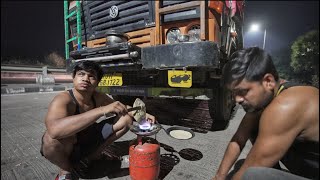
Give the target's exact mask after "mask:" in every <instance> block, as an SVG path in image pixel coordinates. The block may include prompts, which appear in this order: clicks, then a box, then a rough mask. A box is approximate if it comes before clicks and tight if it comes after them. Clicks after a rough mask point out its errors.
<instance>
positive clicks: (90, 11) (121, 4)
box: [83, 1, 154, 40]
mask: <svg viewBox="0 0 320 180" xmlns="http://www.w3.org/2000/svg"><path fill="white" fill-rule="evenodd" d="M153 4H154V3H153V2H151V1H84V2H83V13H84V15H85V19H84V21H85V26H86V34H87V37H88V40H92V39H97V38H101V37H104V36H105V35H104V34H105V32H106V30H109V29H114V30H117V31H119V32H124V33H125V32H129V31H133V30H138V29H144V28H145V27H146V26H147V25H148V24H149V23H150V22H152V21H153V19H154V15H153V14H154V13H153V6H154V5H153ZM112 6H116V7H117V8H118V16H117V17H116V18H112V17H110V13H109V12H110V8H111V7H112Z"/></svg>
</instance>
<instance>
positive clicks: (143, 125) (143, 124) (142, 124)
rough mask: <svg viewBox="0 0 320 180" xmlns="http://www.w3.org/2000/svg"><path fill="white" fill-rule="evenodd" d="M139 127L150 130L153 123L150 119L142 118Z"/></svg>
mask: <svg viewBox="0 0 320 180" xmlns="http://www.w3.org/2000/svg"><path fill="white" fill-rule="evenodd" d="M139 128H140V129H141V130H149V129H150V128H151V124H150V122H149V121H147V120H142V121H141V122H140V123H139Z"/></svg>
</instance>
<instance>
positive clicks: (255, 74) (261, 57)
mask: <svg viewBox="0 0 320 180" xmlns="http://www.w3.org/2000/svg"><path fill="white" fill-rule="evenodd" d="M267 73H270V74H272V75H273V76H274V78H275V80H276V81H278V79H279V76H278V72H277V70H276V68H275V66H274V64H273V61H272V58H271V56H270V55H269V54H268V53H266V52H265V51H264V50H262V49H260V48H258V47H251V48H247V49H242V50H239V51H236V52H234V53H233V54H232V55H231V58H230V60H229V62H227V63H226V65H225V66H224V68H223V72H222V77H223V83H224V84H225V85H230V84H233V83H235V84H238V83H240V82H241V81H242V80H243V79H244V78H245V79H246V80H248V81H260V80H262V78H263V77H264V75H265V74H267Z"/></svg>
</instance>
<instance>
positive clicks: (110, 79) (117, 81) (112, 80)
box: [98, 73, 123, 86]
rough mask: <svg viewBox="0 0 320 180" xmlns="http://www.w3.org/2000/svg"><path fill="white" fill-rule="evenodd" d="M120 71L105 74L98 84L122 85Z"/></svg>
mask: <svg viewBox="0 0 320 180" xmlns="http://www.w3.org/2000/svg"><path fill="white" fill-rule="evenodd" d="M122 84H123V81H122V73H113V74H105V75H104V76H103V77H102V79H101V81H100V82H99V84H98V86H122Z"/></svg>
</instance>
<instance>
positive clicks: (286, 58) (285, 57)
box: [272, 47, 294, 80]
mask: <svg viewBox="0 0 320 180" xmlns="http://www.w3.org/2000/svg"><path fill="white" fill-rule="evenodd" d="M290 56H291V49H290V47H284V48H280V49H278V50H276V51H274V52H273V56H272V60H273V62H274V65H275V66H276V68H277V71H278V73H279V77H280V78H283V79H286V80H292V79H294V74H293V69H292V67H291V66H290V62H291V58H290Z"/></svg>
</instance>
